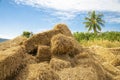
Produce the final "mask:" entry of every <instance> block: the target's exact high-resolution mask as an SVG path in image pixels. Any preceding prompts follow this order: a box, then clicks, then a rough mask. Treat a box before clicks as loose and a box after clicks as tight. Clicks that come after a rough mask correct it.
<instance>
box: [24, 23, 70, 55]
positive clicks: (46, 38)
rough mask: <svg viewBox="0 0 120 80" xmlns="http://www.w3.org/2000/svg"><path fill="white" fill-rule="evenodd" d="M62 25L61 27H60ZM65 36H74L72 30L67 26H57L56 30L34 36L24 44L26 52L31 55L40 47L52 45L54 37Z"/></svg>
mask: <svg viewBox="0 0 120 80" xmlns="http://www.w3.org/2000/svg"><path fill="white" fill-rule="evenodd" d="M60 25H61V26H60ZM59 33H61V34H64V35H67V36H72V34H71V32H70V30H69V29H68V27H67V26H66V25H65V24H58V25H56V26H55V29H53V30H50V31H46V32H43V33H39V34H36V35H34V36H32V37H31V38H30V39H28V40H27V41H25V42H24V45H25V48H26V51H27V52H28V53H29V52H31V51H32V50H34V49H35V48H36V47H38V45H48V46H49V45H50V40H51V38H52V37H53V36H54V35H57V34H59Z"/></svg>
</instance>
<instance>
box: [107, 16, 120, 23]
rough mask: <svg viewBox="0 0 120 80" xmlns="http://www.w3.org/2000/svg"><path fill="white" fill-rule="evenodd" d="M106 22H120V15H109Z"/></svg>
mask: <svg viewBox="0 0 120 80" xmlns="http://www.w3.org/2000/svg"><path fill="white" fill-rule="evenodd" d="M105 21H106V22H110V23H120V17H115V16H108V17H107V18H106V19H105Z"/></svg>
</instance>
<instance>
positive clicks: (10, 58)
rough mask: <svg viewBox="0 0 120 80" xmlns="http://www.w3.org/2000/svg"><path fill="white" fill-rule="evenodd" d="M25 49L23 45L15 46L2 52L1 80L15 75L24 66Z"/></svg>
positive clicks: (0, 61)
mask: <svg viewBox="0 0 120 80" xmlns="http://www.w3.org/2000/svg"><path fill="white" fill-rule="evenodd" d="M24 57H25V55H24V50H23V48H21V47H13V48H10V49H8V50H5V51H3V52H1V53H0V80H4V79H6V78H7V77H10V76H14V75H15V73H17V72H18V71H19V68H20V67H22V66H23V65H24V64H23V58H24Z"/></svg>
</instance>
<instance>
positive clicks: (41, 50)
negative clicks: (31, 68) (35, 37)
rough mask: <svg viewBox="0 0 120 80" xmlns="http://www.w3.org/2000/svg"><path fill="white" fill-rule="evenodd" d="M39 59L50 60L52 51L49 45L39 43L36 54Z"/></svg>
mask: <svg viewBox="0 0 120 80" xmlns="http://www.w3.org/2000/svg"><path fill="white" fill-rule="evenodd" d="M36 58H37V59H38V61H39V62H40V61H49V60H50V59H51V51H50V47H49V46H45V45H39V46H38V52H37V55H36Z"/></svg>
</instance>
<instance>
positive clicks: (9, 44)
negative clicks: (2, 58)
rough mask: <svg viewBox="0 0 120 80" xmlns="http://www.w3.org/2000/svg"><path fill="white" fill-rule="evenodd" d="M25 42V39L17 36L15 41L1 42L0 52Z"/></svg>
mask: <svg viewBox="0 0 120 80" xmlns="http://www.w3.org/2000/svg"><path fill="white" fill-rule="evenodd" d="M26 40H27V38H26V37H23V36H18V37H16V38H15V39H12V40H8V41H5V42H2V43H0V51H4V50H6V49H8V48H11V47H15V46H19V45H22V44H23V42H24V41H26Z"/></svg>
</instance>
